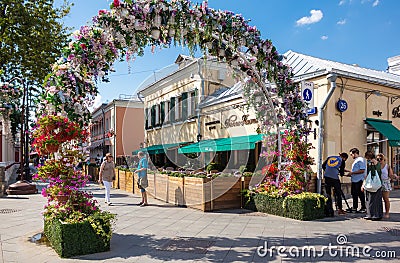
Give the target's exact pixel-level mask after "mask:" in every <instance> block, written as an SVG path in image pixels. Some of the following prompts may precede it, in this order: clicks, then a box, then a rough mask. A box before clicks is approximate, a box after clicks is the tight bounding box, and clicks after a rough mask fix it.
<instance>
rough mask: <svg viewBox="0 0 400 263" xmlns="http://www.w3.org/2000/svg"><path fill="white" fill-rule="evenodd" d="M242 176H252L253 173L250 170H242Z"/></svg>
mask: <svg viewBox="0 0 400 263" xmlns="http://www.w3.org/2000/svg"><path fill="white" fill-rule="evenodd" d="M243 176H244V177H252V176H253V173H252V172H244V173H243Z"/></svg>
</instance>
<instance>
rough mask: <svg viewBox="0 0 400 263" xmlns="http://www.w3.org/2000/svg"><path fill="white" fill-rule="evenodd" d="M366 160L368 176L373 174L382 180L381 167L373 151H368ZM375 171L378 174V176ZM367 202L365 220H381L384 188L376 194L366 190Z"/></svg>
mask: <svg viewBox="0 0 400 263" xmlns="http://www.w3.org/2000/svg"><path fill="white" fill-rule="evenodd" d="M365 158H366V159H367V161H368V165H367V175H368V174H369V173H370V172H371V175H372V176H374V175H375V176H379V180H381V174H382V171H381V165H380V163H379V162H378V161H377V160H376V157H375V154H374V153H373V152H371V151H367V152H366V153H365ZM375 171H376V172H377V175H376V172H375ZM381 181H382V180H381ZM363 190H364V188H363ZM365 201H366V206H367V215H366V217H364V219H367V220H381V219H382V217H383V205H382V187H381V188H379V189H378V191H376V192H369V191H367V190H365Z"/></svg>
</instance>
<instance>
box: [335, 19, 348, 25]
mask: <svg viewBox="0 0 400 263" xmlns="http://www.w3.org/2000/svg"><path fill="white" fill-rule="evenodd" d="M346 22H347V21H346V19H342V20H339V21H337V24H338V25H344V24H346Z"/></svg>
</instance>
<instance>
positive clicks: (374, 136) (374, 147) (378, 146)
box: [367, 131, 384, 154]
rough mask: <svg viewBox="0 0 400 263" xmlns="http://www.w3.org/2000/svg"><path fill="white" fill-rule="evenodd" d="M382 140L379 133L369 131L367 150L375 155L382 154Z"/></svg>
mask: <svg viewBox="0 0 400 263" xmlns="http://www.w3.org/2000/svg"><path fill="white" fill-rule="evenodd" d="M383 144H384V140H383V137H382V135H381V134H380V133H379V132H375V131H369V132H368V135H367V150H368V151H372V152H373V153H375V154H378V153H381V152H383Z"/></svg>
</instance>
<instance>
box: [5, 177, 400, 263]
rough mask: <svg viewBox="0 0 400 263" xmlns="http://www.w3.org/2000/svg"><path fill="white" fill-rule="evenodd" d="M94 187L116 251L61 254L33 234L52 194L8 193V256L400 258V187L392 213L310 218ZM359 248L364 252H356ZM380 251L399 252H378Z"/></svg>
mask: <svg viewBox="0 0 400 263" xmlns="http://www.w3.org/2000/svg"><path fill="white" fill-rule="evenodd" d="M42 186H43V185H41V184H38V188H40V187H42ZM88 190H89V191H92V192H93V193H94V196H95V198H97V199H98V200H99V203H100V204H101V208H102V209H105V210H109V211H111V212H113V213H116V214H117V222H116V225H115V230H114V234H113V237H112V240H111V250H110V251H109V252H104V253H97V254H91V255H84V256H78V257H75V258H71V259H61V258H59V256H58V255H57V254H56V253H55V252H54V250H53V249H52V248H51V247H48V246H46V245H45V244H37V243H34V242H31V241H30V240H31V238H32V237H33V236H35V235H36V234H38V233H41V232H42V231H43V220H42V216H41V212H42V210H43V206H44V204H45V202H46V199H45V198H44V197H42V196H41V195H40V194H35V195H26V196H23V195H20V196H7V197H4V198H0V241H1V242H0V263H2V262H6V263H11V262H15V263H16V262H29V263H39V262H40V263H43V262H51V263H53V262H54V263H56V262H166V261H171V262H370V261H371V260H373V261H374V262H386V261H388V260H389V261H391V262H399V260H400V190H396V191H394V192H392V193H391V201H392V202H391V204H392V210H391V211H392V214H391V218H390V219H388V220H384V221H366V220H364V219H362V217H363V215H362V214H348V215H345V216H336V217H333V218H325V219H321V220H316V221H310V222H302V221H297V220H293V219H288V218H282V217H277V216H272V215H265V214H262V213H254V212H252V213H251V212H249V211H247V210H240V209H239V210H229V211H218V212H211V213H204V212H201V211H197V210H194V209H190V208H180V207H175V206H172V205H170V204H165V203H163V202H161V201H158V200H155V199H150V200H149V201H150V205H149V206H146V207H139V206H137V205H136V204H137V203H138V202H139V201H140V197H139V196H138V195H134V194H130V193H127V192H124V191H121V190H118V189H112V192H111V198H112V202H113V206H106V205H105V204H104V201H103V196H104V195H103V189H102V188H101V187H99V186H98V185H96V184H93V185H90V186H89V187H88ZM349 201H350V203H351V200H349ZM350 205H351V204H350ZM339 235H341V236H340V239H338V236H339ZM338 240H340V242H343V243H342V245H339V244H338V243H337V242H338ZM280 246H282V247H281V248H280V250H279V247H280ZM305 246H306V247H305ZM329 246H331V247H329ZM333 246H337V247H336V248H335V247H333ZM368 246H369V247H368ZM264 247H267V248H269V250H265V249H264ZM357 249H359V251H360V255H359V257H356V256H351V253H350V252H351V251H353V252H356V251H357ZM363 249H364V250H365V253H369V254H370V256H368V255H364V254H363V253H362V252H363ZM278 250H279V252H280V253H279V252H278ZM303 251H304V254H302V252H303ZM314 253H315V254H314ZM378 253H380V255H383V254H385V253H386V256H387V255H388V254H391V253H396V254H395V256H394V255H392V254H391V255H390V257H386V258H377V255H378Z"/></svg>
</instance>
